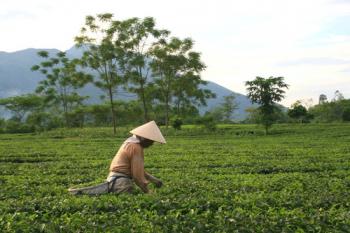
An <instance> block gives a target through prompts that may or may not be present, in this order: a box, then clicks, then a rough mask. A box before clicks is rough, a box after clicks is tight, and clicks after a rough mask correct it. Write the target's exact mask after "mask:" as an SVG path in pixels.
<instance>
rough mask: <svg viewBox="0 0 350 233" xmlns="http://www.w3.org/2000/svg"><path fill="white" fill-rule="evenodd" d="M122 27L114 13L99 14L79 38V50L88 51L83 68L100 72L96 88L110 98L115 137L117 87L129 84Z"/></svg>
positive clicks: (86, 23)
mask: <svg viewBox="0 0 350 233" xmlns="http://www.w3.org/2000/svg"><path fill="white" fill-rule="evenodd" d="M121 23H122V22H120V21H115V20H113V14H110V13H106V14H98V15H97V17H93V16H87V17H86V19H85V26H83V27H82V29H81V34H80V35H79V36H77V37H75V42H76V46H77V47H84V49H85V51H84V53H83V56H82V58H81V64H82V66H83V67H89V68H91V69H92V70H94V71H96V72H97V74H98V76H97V80H96V79H95V80H94V84H95V86H96V87H98V88H100V89H101V90H103V91H104V92H106V93H107V95H108V97H109V103H110V110H111V113H112V121H113V132H114V134H115V133H116V124H117V123H116V110H115V105H114V104H115V102H114V97H115V92H116V91H117V87H119V86H120V85H122V84H123V83H125V82H126V80H125V75H124V74H123V72H122V66H123V62H124V56H125V53H124V50H123V49H122V48H121V47H120V46H118V45H119V42H120V41H123V40H124V37H125V36H127V35H124V34H123V33H118V30H117V29H118V28H119V27H120V24H121Z"/></svg>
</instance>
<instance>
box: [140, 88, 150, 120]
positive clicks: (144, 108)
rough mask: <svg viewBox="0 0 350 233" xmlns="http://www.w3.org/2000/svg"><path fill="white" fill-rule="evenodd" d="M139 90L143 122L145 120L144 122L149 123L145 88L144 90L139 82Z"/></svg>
mask: <svg viewBox="0 0 350 233" xmlns="http://www.w3.org/2000/svg"><path fill="white" fill-rule="evenodd" d="M140 90H141V93H140V94H141V100H142V104H143V114H144V120H145V122H147V121H149V118H148V109H147V103H146V96H145V88H144V84H143V81H141V82H140Z"/></svg>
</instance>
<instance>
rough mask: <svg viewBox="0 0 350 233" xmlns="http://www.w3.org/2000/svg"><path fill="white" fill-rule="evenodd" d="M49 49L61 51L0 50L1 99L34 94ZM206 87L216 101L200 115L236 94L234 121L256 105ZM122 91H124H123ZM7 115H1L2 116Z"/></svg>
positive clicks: (91, 90)
mask: <svg viewBox="0 0 350 233" xmlns="http://www.w3.org/2000/svg"><path fill="white" fill-rule="evenodd" d="M41 50H46V51H48V52H49V54H50V56H53V55H54V54H56V53H57V52H59V50H57V49H32V48H30V49H25V50H21V51H17V52H12V53H7V52H1V51H0V98H5V97H10V96H15V95H21V94H25V93H31V92H33V91H34V90H35V88H36V86H37V84H38V82H39V81H40V80H42V79H44V78H45V77H44V75H42V74H40V73H39V72H32V71H31V70H30V69H31V67H32V66H33V65H35V64H39V63H40V62H41V61H42V58H40V57H39V56H38V55H37V52H38V51H41ZM66 53H67V56H68V57H69V58H77V57H79V56H80V55H81V54H82V52H81V50H79V49H76V48H75V47H72V48H71V49H69V50H67V51H66ZM203 88H206V89H209V90H211V91H212V92H213V93H215V94H216V96H217V97H216V98H215V99H210V100H208V101H207V106H203V107H201V108H200V112H201V113H204V112H206V111H208V110H210V109H213V108H214V107H216V106H218V105H219V104H220V103H222V101H223V97H224V96H227V95H230V94H232V93H233V94H235V96H236V102H237V103H238V105H239V106H238V107H239V109H238V110H236V112H235V115H234V119H239V120H241V119H244V118H245V117H246V112H245V109H246V108H248V107H250V106H252V104H251V103H250V101H249V99H248V98H247V97H246V96H244V95H242V94H239V93H235V92H233V91H231V90H229V89H227V88H225V87H222V86H220V85H219V84H216V83H214V82H208V84H207V85H206V86H204V87H203ZM80 92H81V94H83V95H88V96H90V100H89V102H90V103H97V102H99V101H100V96H101V95H103V93H102V91H100V90H99V89H97V88H96V87H95V86H93V85H92V84H89V85H87V86H86V87H85V88H83V89H82V90H81V91H80ZM120 92H122V91H120ZM118 97H119V98H121V99H133V98H134V97H133V96H132V94H130V93H125V92H122V94H120V96H118ZM0 111H1V109H0ZM1 115H4V113H3V114H1V112H0V116H1Z"/></svg>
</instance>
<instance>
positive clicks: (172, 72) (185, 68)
mask: <svg viewBox="0 0 350 233" xmlns="http://www.w3.org/2000/svg"><path fill="white" fill-rule="evenodd" d="M192 47H193V41H192V40H191V39H190V38H186V39H184V40H181V39H179V38H176V37H173V38H171V39H170V40H160V41H159V42H158V43H157V44H155V45H154V47H153V48H152V52H151V53H152V55H153V60H152V63H151V67H152V75H153V77H154V80H155V85H156V87H157V88H158V92H159V96H158V99H159V101H160V102H161V103H163V104H164V109H165V124H166V126H168V124H169V113H170V109H171V105H172V102H173V97H174V93H175V87H176V86H179V85H180V84H179V83H181V82H179V80H182V79H183V78H185V80H187V78H188V79H189V80H190V82H189V84H190V86H193V87H196V88H195V89H198V85H199V82H198V80H200V79H199V77H200V72H201V71H203V70H204V69H205V65H204V63H203V62H202V61H201V60H200V54H199V53H198V52H194V51H192ZM182 87H184V86H182ZM187 88H188V87H187Z"/></svg>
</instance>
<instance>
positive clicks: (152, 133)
mask: <svg viewBox="0 0 350 233" xmlns="http://www.w3.org/2000/svg"><path fill="white" fill-rule="evenodd" d="M130 133H132V134H134V135H137V136H140V137H143V138H147V139H150V140H152V141H156V142H160V143H166V141H165V138H164V137H163V135H162V133H161V132H160V130H159V128H158V126H157V124H156V122H154V121H150V122H148V123H146V124H144V125H141V126H139V127H137V128H135V129H133V130H131V131H130Z"/></svg>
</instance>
